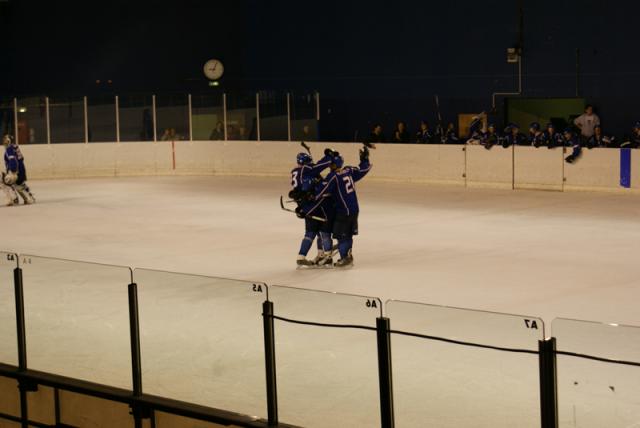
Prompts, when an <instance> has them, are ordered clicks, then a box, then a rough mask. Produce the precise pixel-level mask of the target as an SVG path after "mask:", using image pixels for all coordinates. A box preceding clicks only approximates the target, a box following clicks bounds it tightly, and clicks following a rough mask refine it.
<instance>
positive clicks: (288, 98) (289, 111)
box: [287, 92, 291, 141]
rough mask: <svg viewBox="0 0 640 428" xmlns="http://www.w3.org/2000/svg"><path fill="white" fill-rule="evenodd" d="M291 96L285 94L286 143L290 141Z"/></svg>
mask: <svg viewBox="0 0 640 428" xmlns="http://www.w3.org/2000/svg"><path fill="white" fill-rule="evenodd" d="M290 95H291V94H289V92H287V141H291V96H290Z"/></svg>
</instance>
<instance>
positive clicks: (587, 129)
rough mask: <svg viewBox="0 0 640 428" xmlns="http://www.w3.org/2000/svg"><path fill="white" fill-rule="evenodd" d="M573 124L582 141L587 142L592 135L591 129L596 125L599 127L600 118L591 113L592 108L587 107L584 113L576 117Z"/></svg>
mask: <svg viewBox="0 0 640 428" xmlns="http://www.w3.org/2000/svg"><path fill="white" fill-rule="evenodd" d="M573 124H574V125H576V126H577V127H578V129H580V135H581V137H582V139H584V140H588V139H589V138H591V136H592V135H593V129H594V128H595V126H596V125H600V118H599V117H598V115H597V114H595V113H594V112H593V106H592V105H587V107H586V108H585V109H584V113H583V114H581V115H580V116H578V117H576V119H575V120H574V121H573Z"/></svg>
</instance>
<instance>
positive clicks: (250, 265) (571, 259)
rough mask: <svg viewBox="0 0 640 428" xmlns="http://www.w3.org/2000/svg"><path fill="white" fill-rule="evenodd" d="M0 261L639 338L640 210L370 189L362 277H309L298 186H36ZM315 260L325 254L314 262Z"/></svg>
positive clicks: (156, 181) (524, 197)
mask: <svg viewBox="0 0 640 428" xmlns="http://www.w3.org/2000/svg"><path fill="white" fill-rule="evenodd" d="M31 187H32V189H33V191H34V193H35V195H36V197H37V198H38V203H37V204H36V205H33V206H20V207H6V208H2V209H0V220H2V224H3V225H4V227H3V232H2V239H1V240H0V249H2V250H10V251H15V252H19V253H29V254H36V255H43V256H50V257H60V258H69V259H77V260H85V261H94V262H100V263H108V264H117V265H125V266H133V267H144V268H151V269H160V270H167V271H175V272H185V273H196V274H203V275H212V276H220V277H227V278H236V279H244V280H250V281H263V282H266V283H267V284H279V285H291V286H297V287H304V288H312V289H318V290H328V291H337V292H344V293H353V294H361V295H367V296H377V297H380V298H381V299H382V300H383V301H384V300H386V299H399V300H409V301H416V302H425V303H433V304H441V305H449V306H457V307H466V308H474V309H483V310H490V311H499V312H508V313H515V314H527V315H534V316H539V317H542V318H543V319H544V320H545V321H548V322H550V321H551V320H552V319H553V318H554V317H558V316H561V317H569V318H579V319H587V320H597V321H607V322H619V323H627V324H636V325H638V324H640V312H639V311H638V310H637V304H636V303H637V301H638V299H639V298H640V287H639V285H640V276H639V274H638V263H639V262H640V259H639V257H640V227H639V224H638V220H639V219H640V198H639V197H638V196H633V195H622V194H607V193H555V192H542V191H506V190H482V189H464V188H458V187H433V186H426V185H419V184H406V183H405V184H402V183H398V184H386V183H376V182H367V180H366V179H365V180H363V181H362V182H360V183H359V185H358V193H359V198H360V202H361V214H360V236H358V237H357V238H356V240H355V246H354V257H355V266H354V267H353V268H352V269H349V270H343V271H338V270H296V269H295V259H296V255H297V251H298V248H299V244H300V240H301V238H302V234H303V223H302V221H300V220H298V219H297V218H295V216H294V215H293V214H290V213H287V212H284V211H282V210H280V208H279V203H278V198H279V196H280V195H281V194H285V195H286V193H287V191H288V180H287V179H278V178H248V177H162V178H119V179H82V180H52V181H33V182H32V183H31ZM314 253H315V249H313V250H312V252H311V253H310V255H313V254H314Z"/></svg>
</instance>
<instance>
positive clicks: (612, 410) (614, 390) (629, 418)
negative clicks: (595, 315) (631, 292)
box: [551, 319, 640, 428]
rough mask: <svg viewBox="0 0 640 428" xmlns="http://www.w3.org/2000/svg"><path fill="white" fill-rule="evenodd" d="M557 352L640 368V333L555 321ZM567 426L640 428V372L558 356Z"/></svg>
mask: <svg viewBox="0 0 640 428" xmlns="http://www.w3.org/2000/svg"><path fill="white" fill-rule="evenodd" d="M551 326H552V330H553V331H552V332H553V336H554V337H555V338H556V340H557V345H556V346H557V350H558V351H566V352H575V353H579V354H587V355H592V356H595V357H601V358H607V359H613V360H625V361H631V362H637V363H640V328H639V327H631V326H623V325H617V324H604V323H595V322H589V321H577V320H569V319H555V320H553V323H552V325H551ZM557 358H558V359H557V365H558V408H559V409H558V410H559V420H560V426H561V427H572V428H573V427H578V428H601V427H607V428H631V427H633V428H635V427H639V426H640V367H634V366H628V365H618V364H612V363H605V362H599V361H591V360H587V359H582V358H577V357H572V356H565V355H558V357H557Z"/></svg>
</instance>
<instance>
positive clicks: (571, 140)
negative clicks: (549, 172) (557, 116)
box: [564, 128, 582, 163]
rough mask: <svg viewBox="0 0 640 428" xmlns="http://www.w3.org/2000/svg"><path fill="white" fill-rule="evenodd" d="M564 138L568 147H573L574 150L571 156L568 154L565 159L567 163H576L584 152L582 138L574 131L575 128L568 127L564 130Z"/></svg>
mask: <svg viewBox="0 0 640 428" xmlns="http://www.w3.org/2000/svg"><path fill="white" fill-rule="evenodd" d="M564 140H565V146H566V147H572V148H573V151H572V152H571V154H570V155H569V156H567V157H566V158H565V159H564V160H565V161H566V162H567V163H574V162H575V161H576V159H578V158H579V157H580V155H581V154H582V144H581V142H580V138H578V136H577V135H576V133H575V132H573V129H571V128H567V129H565V130H564Z"/></svg>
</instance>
